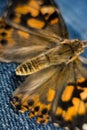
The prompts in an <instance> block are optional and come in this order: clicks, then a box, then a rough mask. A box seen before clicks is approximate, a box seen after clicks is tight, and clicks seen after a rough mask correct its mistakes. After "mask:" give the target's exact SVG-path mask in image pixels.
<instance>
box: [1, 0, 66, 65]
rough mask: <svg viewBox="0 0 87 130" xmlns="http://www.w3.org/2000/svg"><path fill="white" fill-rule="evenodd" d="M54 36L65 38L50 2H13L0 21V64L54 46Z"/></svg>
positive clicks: (61, 23)
mask: <svg viewBox="0 0 87 130" xmlns="http://www.w3.org/2000/svg"><path fill="white" fill-rule="evenodd" d="M10 10H11V11H10ZM13 16H14V17H13ZM32 21H33V22H32ZM27 23H29V24H27ZM58 35H59V36H62V37H68V33H67V28H66V26H65V23H64V20H63V18H62V16H61V13H60V11H59V8H58V9H57V7H56V4H55V3H54V1H50V0H48V1H44V0H39V1H36V0H23V1H17V0H15V1H14V0H13V1H11V3H9V7H8V9H7V10H6V12H5V14H4V20H3V19H2V18H1V19H0V39H1V40H0V46H1V47H0V61H5V62H9V61H14V62H19V63H21V62H23V61H24V60H27V59H28V58H32V57H34V56H36V55H38V54H40V53H41V52H44V51H46V50H48V49H50V48H52V47H54V46H56V44H57V41H58V40H59V37H58Z"/></svg>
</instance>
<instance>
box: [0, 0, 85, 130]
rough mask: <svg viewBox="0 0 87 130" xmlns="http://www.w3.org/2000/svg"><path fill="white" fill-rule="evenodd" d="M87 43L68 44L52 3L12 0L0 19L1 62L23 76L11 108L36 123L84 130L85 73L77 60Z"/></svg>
mask: <svg viewBox="0 0 87 130" xmlns="http://www.w3.org/2000/svg"><path fill="white" fill-rule="evenodd" d="M86 46H87V42H86V41H80V40H78V39H75V40H70V39H69V35H68V31H67V27H66V25H65V22H64V20H63V17H62V15H61V12H60V9H59V7H58V6H57V5H56V3H55V1H54V0H12V1H9V4H8V8H7V10H6V12H5V13H4V15H3V17H1V19H0V61H2V62H17V63H19V64H20V65H18V67H17V68H16V70H15V72H16V74H17V75H20V76H27V77H26V80H25V81H24V82H23V83H22V84H21V85H20V86H19V87H18V88H17V89H16V90H15V91H14V93H13V94H12V97H11V103H12V105H13V106H14V107H15V108H16V109H18V110H19V111H21V112H26V111H29V110H30V114H29V117H30V118H33V117H35V116H36V117H37V118H36V121H37V122H38V123H43V124H46V123H48V122H49V121H51V122H53V124H58V125H60V126H61V127H66V128H70V130H78V129H80V130H86V128H87V69H86V68H85V67H84V65H83V64H82V62H81V61H80V59H79V55H80V54H81V53H82V52H84V49H85V47H86Z"/></svg>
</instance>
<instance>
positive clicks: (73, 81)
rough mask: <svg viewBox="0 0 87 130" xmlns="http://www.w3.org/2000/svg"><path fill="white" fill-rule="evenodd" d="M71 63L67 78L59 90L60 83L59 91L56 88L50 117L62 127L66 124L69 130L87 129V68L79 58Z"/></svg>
mask: <svg viewBox="0 0 87 130" xmlns="http://www.w3.org/2000/svg"><path fill="white" fill-rule="evenodd" d="M71 64H72V68H70V71H69V72H70V74H69V75H68V80H67V81H66V82H65V84H62V89H61V91H60V86H61V83H60V86H59V88H58V90H59V91H58V90H56V97H55V99H54V102H53V106H52V111H51V112H52V113H51V117H52V118H53V122H56V123H58V124H60V125H61V126H62V127H63V126H64V127H65V126H67V127H69V128H70V130H77V129H78V128H79V129H80V130H85V129H87V70H86V69H85V68H84V67H83V65H82V63H81V62H80V61H79V60H76V61H75V62H73V63H71ZM64 77H65V76H64V75H63V78H64ZM60 78H61V77H60ZM61 82H62V81H61Z"/></svg>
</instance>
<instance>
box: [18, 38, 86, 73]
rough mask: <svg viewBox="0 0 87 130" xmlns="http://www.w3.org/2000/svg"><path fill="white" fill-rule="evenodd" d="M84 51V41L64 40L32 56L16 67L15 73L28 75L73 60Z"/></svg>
mask: <svg viewBox="0 0 87 130" xmlns="http://www.w3.org/2000/svg"><path fill="white" fill-rule="evenodd" d="M83 51H84V42H80V41H79V40H71V41H70V40H64V41H62V42H59V44H58V45H57V46H56V47H54V48H52V49H49V50H48V51H46V52H44V53H42V54H40V55H38V56H36V57H34V58H32V59H29V60H27V61H25V62H24V63H22V64H21V65H20V66H18V67H17V69H16V74H17V75H29V74H33V73H35V72H38V71H40V70H42V69H45V68H47V67H50V66H52V65H60V64H63V63H64V64H67V63H70V62H72V61H73V60H75V59H76V58H77V57H78V55H80V54H81V53H82V52H83Z"/></svg>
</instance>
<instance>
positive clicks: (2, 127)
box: [0, 0, 87, 130]
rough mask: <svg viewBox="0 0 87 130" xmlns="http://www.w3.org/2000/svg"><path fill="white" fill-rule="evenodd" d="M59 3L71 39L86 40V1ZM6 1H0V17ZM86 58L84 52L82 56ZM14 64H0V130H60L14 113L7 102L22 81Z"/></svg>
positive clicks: (64, 0)
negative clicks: (16, 72)
mask: <svg viewBox="0 0 87 130" xmlns="http://www.w3.org/2000/svg"><path fill="white" fill-rule="evenodd" d="M56 1H57V3H59V6H60V9H61V11H62V14H63V17H64V19H65V21H66V24H67V27H68V30H69V34H70V37H71V38H79V39H85V40H86V39H87V37H86V36H87V18H86V17H87V0H84V1H82V0H77V1H76V0H56ZM6 5H7V0H0V15H1V14H2V12H3V10H4V9H5V8H6ZM84 55H85V56H87V54H86V52H85V54H84ZM16 66H17V64H15V63H8V64H7V63H0V130H61V129H60V128H56V127H54V126H53V125H52V124H51V123H49V124H48V125H46V126H44V125H39V124H37V123H36V122H35V119H29V118H28V115H27V113H25V114H22V113H19V112H16V111H15V110H14V109H13V108H12V106H11V104H10V102H9V100H10V97H11V94H12V93H13V91H14V90H15V89H16V88H17V86H18V85H19V84H20V82H22V81H23V80H24V79H23V78H22V77H19V76H16V75H15V72H14V70H15V68H16Z"/></svg>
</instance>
